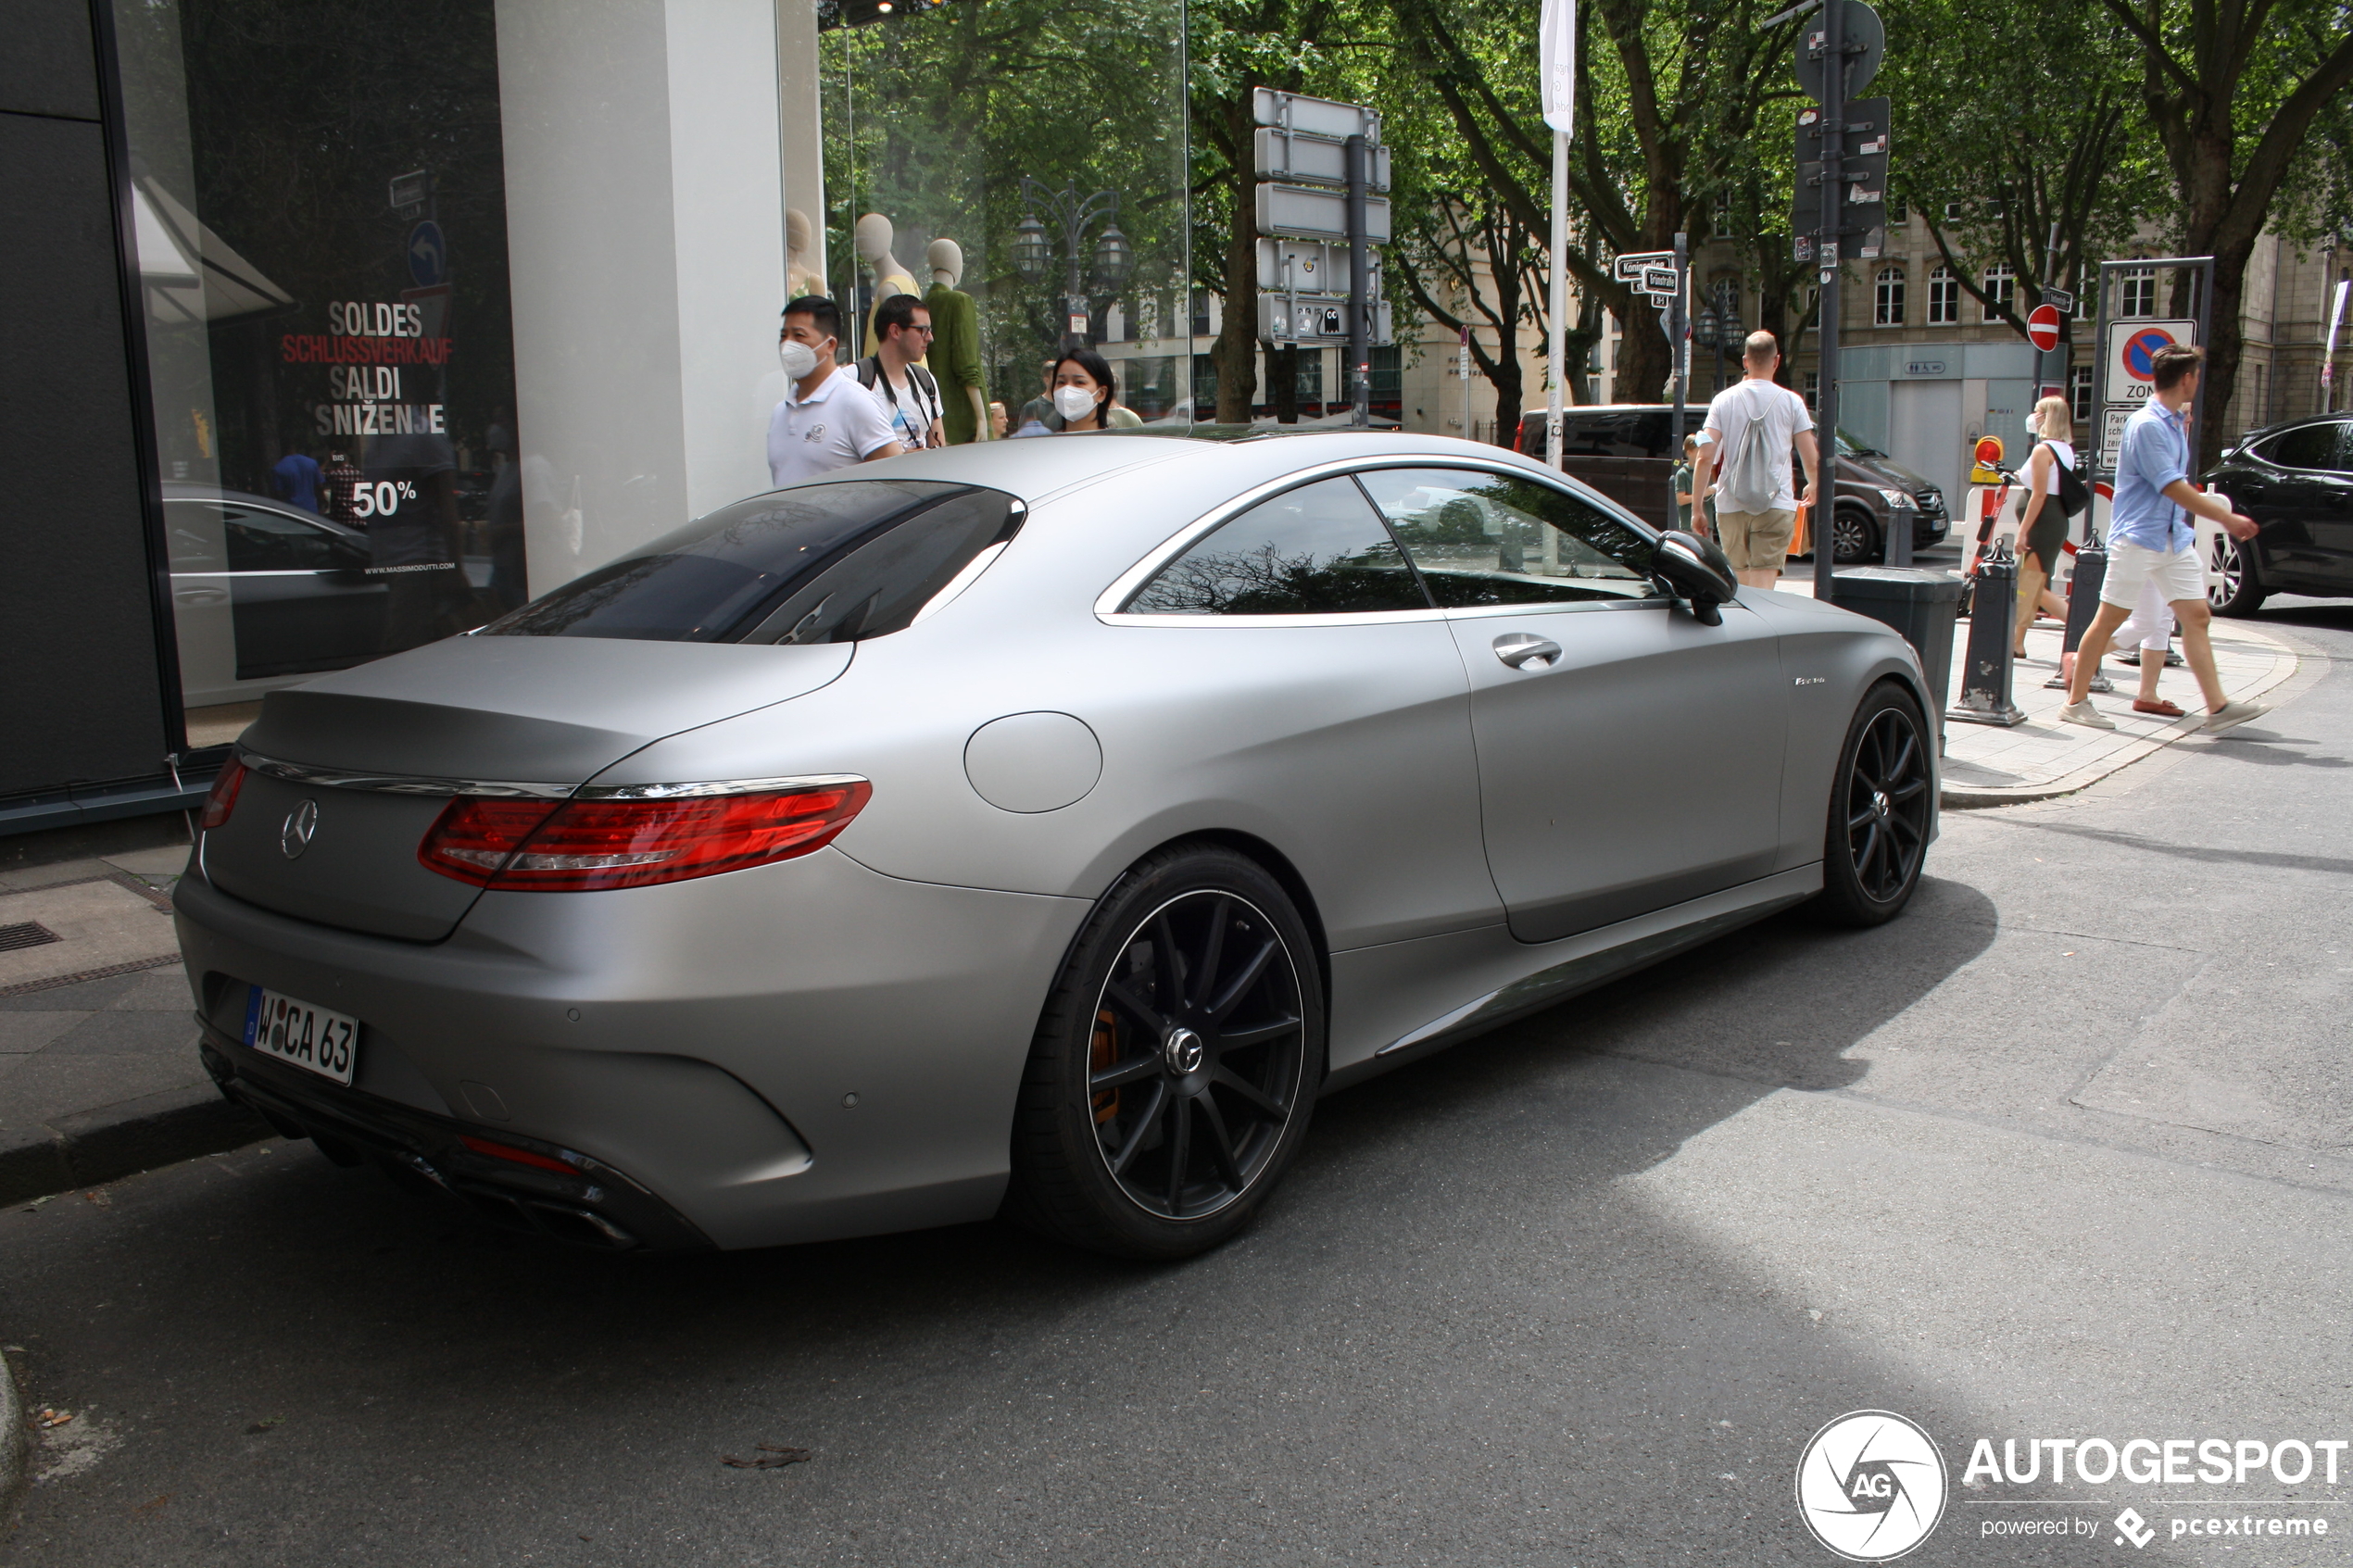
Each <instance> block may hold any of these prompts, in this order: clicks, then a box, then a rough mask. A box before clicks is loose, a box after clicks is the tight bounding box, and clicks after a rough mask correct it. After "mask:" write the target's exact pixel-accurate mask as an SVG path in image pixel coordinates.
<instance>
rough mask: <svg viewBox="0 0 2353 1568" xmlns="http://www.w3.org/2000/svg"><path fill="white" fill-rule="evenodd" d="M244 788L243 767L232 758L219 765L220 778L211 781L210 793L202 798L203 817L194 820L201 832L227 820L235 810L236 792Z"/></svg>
mask: <svg viewBox="0 0 2353 1568" xmlns="http://www.w3.org/2000/svg"><path fill="white" fill-rule="evenodd" d="M243 788H245V764H244V763H243V762H240V761H238V760H237V759H235V758H234V757H232V758H230V759H229V760H228V761H227V762H225V763H223V764H221V768H220V777H219V778H217V779H215V780H213V781H212V793H211V794H209V795H208V796H206V797H204V815H203V816H201V817H199V818H197V819H196V827H197V828H198V829H199V830H200V831H201V830H206V829H211V828H217V827H219V826H220V825H221V824H222V823H223V822H227V821H228V820H229V813H230V812H232V811H233V810H235V809H237V791H239V790H241V789H243Z"/></svg>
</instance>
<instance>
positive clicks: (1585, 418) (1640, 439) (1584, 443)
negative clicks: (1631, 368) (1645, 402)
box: [1530, 410, 1669, 458]
mask: <svg viewBox="0 0 2353 1568" xmlns="http://www.w3.org/2000/svg"><path fill="white" fill-rule="evenodd" d="M1668 418H1669V416H1667V415H1666V414H1661V413H1655V412H1638V413H1627V412H1616V413H1601V412H1595V413H1579V412H1577V411H1575V410H1571V411H1568V412H1566V413H1564V414H1562V415H1561V454H1562V456H1564V457H1569V458H1663V457H1665V456H1666V455H1667V423H1668ZM1534 422H1535V427H1536V438H1535V440H1534V441H1533V442H1532V443H1531V444H1530V450H1531V451H1532V452H1533V453H1535V454H1536V455H1539V456H1541V454H1542V452H1543V447H1544V421H1543V417H1542V416H1541V415H1540V416H1537V417H1536V419H1535V421H1534Z"/></svg>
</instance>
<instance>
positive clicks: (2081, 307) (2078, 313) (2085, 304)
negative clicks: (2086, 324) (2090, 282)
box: [2075, 278, 2099, 321]
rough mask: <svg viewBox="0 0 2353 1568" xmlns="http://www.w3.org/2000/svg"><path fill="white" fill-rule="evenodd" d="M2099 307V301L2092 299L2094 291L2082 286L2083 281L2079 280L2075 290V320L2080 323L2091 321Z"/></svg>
mask: <svg viewBox="0 0 2353 1568" xmlns="http://www.w3.org/2000/svg"><path fill="white" fill-rule="evenodd" d="M2098 306H2099V301H2098V300H2096V299H2094V298H2093V297H2092V291H2091V290H2090V289H2087V288H2085V287H2083V286H2082V279H2080V278H2079V279H2077V280H2076V289H2075V319H2076V320H2079V321H2088V320H2091V319H2092V312H2093V311H2094V310H2095V309H2096V308H2097V307H2098Z"/></svg>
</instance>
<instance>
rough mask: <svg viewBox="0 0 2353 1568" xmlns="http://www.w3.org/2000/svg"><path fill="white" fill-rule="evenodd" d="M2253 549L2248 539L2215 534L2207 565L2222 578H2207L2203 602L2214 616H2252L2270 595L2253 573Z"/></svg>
mask: <svg viewBox="0 0 2353 1568" xmlns="http://www.w3.org/2000/svg"><path fill="white" fill-rule="evenodd" d="M2207 564H2208V568H2209V569H2210V570H2211V571H2212V572H2213V573H2214V574H2215V576H2216V577H2219V578H2220V579H2221V581H2219V582H2217V581H2214V580H2213V579H2212V578H2209V579H2208V582H2207V584H2206V602H2207V603H2208V605H2209V606H2211V607H2212V608H2213V610H2214V613H2215V614H2217V615H2253V614H2254V613H2255V612H2256V611H2257V610H2259V609H2261V608H2263V601H2264V600H2265V599H2267V598H2269V597H2271V591H2270V590H2269V589H2267V588H2265V587H2264V586H2263V584H2262V583H2261V582H2260V581H2259V579H2258V578H2257V577H2256V575H2255V552H2254V551H2253V550H2252V549H2250V548H2249V547H2248V543H2247V542H2242V541H2240V540H2237V539H2233V538H2232V537H2231V536H2230V535H2229V534H2227V533H2217V534H2215V535H2214V547H2213V551H2212V554H2211V556H2210V557H2209V558H2208V562H2207Z"/></svg>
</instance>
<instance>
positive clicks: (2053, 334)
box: [2026, 305, 2059, 354]
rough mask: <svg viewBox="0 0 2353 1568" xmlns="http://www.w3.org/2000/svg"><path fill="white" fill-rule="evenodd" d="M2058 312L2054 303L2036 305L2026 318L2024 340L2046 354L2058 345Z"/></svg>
mask: <svg viewBox="0 0 2353 1568" xmlns="http://www.w3.org/2000/svg"><path fill="white" fill-rule="evenodd" d="M2058 339H2059V313H2058V307H2057V306H2056V305H2038V306H2036V307H2034V313H2033V314H2032V316H2029V317H2028V318H2027V319H2026V341H2027V342H2029V343H2031V344H2032V345H2034V346H2035V347H2036V348H2039V349H2041V350H2042V351H2043V352H2044V353H2045V354H2048V353H2049V352H2050V351H2051V350H2052V349H2054V348H2057V346H2058Z"/></svg>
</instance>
